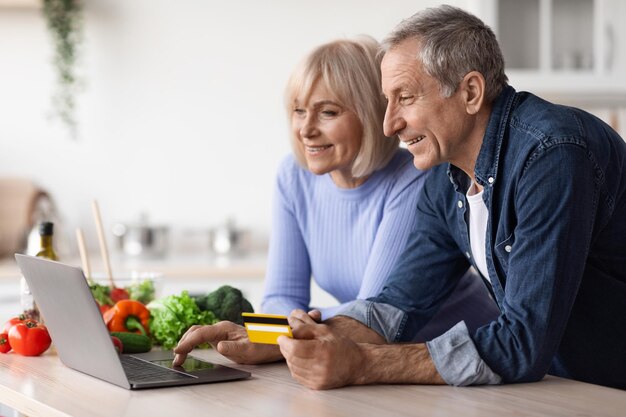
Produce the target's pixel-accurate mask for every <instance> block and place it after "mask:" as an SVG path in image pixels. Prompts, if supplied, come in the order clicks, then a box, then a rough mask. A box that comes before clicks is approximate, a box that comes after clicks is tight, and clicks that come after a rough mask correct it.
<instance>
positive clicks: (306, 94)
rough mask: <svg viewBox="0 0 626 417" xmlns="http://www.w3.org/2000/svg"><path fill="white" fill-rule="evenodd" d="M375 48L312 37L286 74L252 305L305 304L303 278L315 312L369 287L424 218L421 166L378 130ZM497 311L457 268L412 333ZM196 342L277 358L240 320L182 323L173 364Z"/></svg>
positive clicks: (237, 355) (248, 356)
mask: <svg viewBox="0 0 626 417" xmlns="http://www.w3.org/2000/svg"><path fill="white" fill-rule="evenodd" d="M377 49H378V43H377V42H376V41H375V40H373V39H371V38H360V39H358V40H340V41H335V42H331V43H328V44H325V45H322V46H320V47H318V48H317V49H315V50H314V51H313V52H311V53H310V54H309V55H308V56H307V58H306V59H305V60H304V61H303V62H302V63H301V64H300V66H298V67H297V69H296V70H295V71H294V73H293V75H292V76H291V78H290V80H289V83H288V86H287V96H286V99H287V103H286V104H287V109H288V112H289V115H290V125H291V130H292V136H293V137H292V144H293V150H294V155H293V156H289V157H287V158H286V159H285V160H284V161H283V163H282V164H281V166H280V169H279V172H278V179H277V183H276V191H275V202H274V216H273V217H274V218H273V228H272V236H271V241H270V250H269V263H268V268H267V284H266V290H265V297H264V300H263V304H262V310H263V312H266V313H278V314H289V313H290V312H291V311H292V310H293V309H304V310H308V309H311V308H314V306H310V305H309V303H310V285H311V277H313V279H315V280H316V282H317V283H318V285H319V286H320V287H322V288H323V289H325V290H326V291H327V292H328V293H330V294H331V295H333V296H334V297H335V298H336V299H337V300H338V304H337V305H336V306H332V307H327V308H321V309H320V310H321V318H323V319H326V318H329V317H332V316H333V315H335V314H337V313H338V312H339V311H340V310H341V308H342V307H343V306H344V305H345V304H347V303H349V302H351V301H354V300H355V299H359V298H367V297H370V296H375V295H377V294H378V293H379V292H380V290H381V289H382V287H383V285H384V283H385V280H386V278H387V276H388V275H389V274H390V272H391V269H392V268H393V267H394V266H395V265H396V264H399V263H401V261H402V260H401V258H400V255H401V253H402V252H403V251H404V250H405V249H407V248H406V243H407V240H408V236H409V235H410V234H411V232H412V230H413V229H414V228H415V225H416V222H419V221H420V218H419V216H420V215H425V214H420V213H418V212H417V210H416V205H417V199H418V198H420V197H419V195H420V191H421V189H422V184H423V182H424V180H425V178H426V176H427V175H428V174H427V173H426V172H424V171H419V170H417V169H416V168H415V167H414V166H413V163H412V160H413V158H412V155H411V154H410V153H409V152H408V151H406V150H403V149H400V148H399V147H398V139H397V138H395V137H394V138H386V137H385V136H384V135H383V133H382V132H383V131H382V122H383V118H384V113H385V107H386V102H385V99H384V97H383V95H382V92H381V87H380V86H381V82H380V67H379V64H380V62H379V59H378V58H377ZM497 314H498V309H497V307H496V306H495V303H493V301H491V300H490V299H489V296H488V294H487V292H486V290H485V287H484V286H483V285H482V283H481V282H480V280H479V278H477V276H475V275H473V274H471V273H468V274H466V276H465V277H464V278H463V279H462V280H461V282H460V283H459V285H458V286H457V288H456V289H455V291H454V293H453V294H452V295H451V296H450V297H449V299H448V301H447V302H446V304H445V305H444V307H442V308H441V310H440V311H439V313H438V314H437V315H436V316H435V317H434V318H433V319H432V320H431V322H430V323H429V324H428V325H427V326H426V327H425V328H424V329H422V331H420V333H419V334H417V335H415V339H416V340H422V341H423V340H429V339H430V338H432V337H435V336H438V335H440V334H441V333H443V332H444V331H446V330H447V329H449V328H450V327H451V326H452V325H454V324H456V323H457V322H458V321H460V320H465V321H466V324H467V326H468V328H472V329H473V328H476V327H478V326H480V325H482V324H484V323H485V322H488V321H490V320H491V319H492V318H493V317H495V316H497ZM311 315H312V316H314V317H316V318H317V319H319V318H320V317H319V316H320V314H319V313H317V312H312V313H311ZM205 342H209V343H211V344H213V345H214V346H215V347H216V348H217V350H218V352H219V353H221V354H222V355H224V356H227V357H228V358H230V359H232V360H233V361H235V362H239V363H262V362H270V361H275V360H278V359H280V358H282V355H281V353H280V351H279V350H278V347H277V346H276V345H262V344H254V343H251V342H250V341H249V340H248V337H247V334H246V331H245V329H244V328H243V327H241V326H238V325H236V324H234V323H231V322H227V321H222V322H220V323H217V324H215V325H213V326H193V327H191V328H190V329H189V330H188V331H187V333H185V335H184V336H183V338H182V339H181V340H180V342H179V344H178V346H177V347H176V349H175V350H174V351H175V353H176V354H177V355H176V359H175V363H176V364H181V363H183V361H184V359H185V358H186V356H187V353H189V352H190V351H191V350H192V349H193V347H195V346H197V345H199V344H201V343H205Z"/></svg>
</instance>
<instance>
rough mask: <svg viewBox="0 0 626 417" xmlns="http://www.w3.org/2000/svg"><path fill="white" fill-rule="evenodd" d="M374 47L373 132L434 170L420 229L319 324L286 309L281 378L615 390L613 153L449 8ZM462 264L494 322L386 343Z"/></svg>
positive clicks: (619, 232)
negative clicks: (520, 88)
mask: <svg viewBox="0 0 626 417" xmlns="http://www.w3.org/2000/svg"><path fill="white" fill-rule="evenodd" d="M383 45H384V52H385V54H384V58H383V61H382V83H383V92H384V93H385V95H386V96H387V99H388V106H387V112H386V115H385V123H384V129H385V134H386V135H387V136H392V135H398V136H399V138H400V139H401V140H402V141H403V142H404V143H405V144H406V145H407V147H408V149H409V151H411V153H412V154H413V156H414V164H415V166H416V167H418V168H420V169H428V168H431V167H434V168H433V174H432V175H431V177H430V178H429V179H428V181H427V182H426V184H425V186H424V189H423V193H424V194H423V196H422V198H421V199H420V202H419V203H418V207H417V210H418V211H419V217H420V219H422V221H421V222H420V223H419V224H418V226H417V229H416V231H415V232H414V234H413V235H412V237H411V238H410V242H409V244H408V247H407V250H406V251H405V252H404V254H403V256H401V261H400V263H399V264H398V265H397V267H396V268H395V270H394V272H393V273H392V274H391V276H390V277H389V279H388V281H387V283H386V285H385V287H384V289H383V291H382V292H381V293H380V294H379V295H378V296H376V297H374V298H371V299H368V300H357V301H355V302H354V303H353V304H351V305H350V306H349V307H347V308H346V309H345V310H343V311H342V312H341V313H340V314H341V316H339V317H336V318H334V319H331V320H329V321H327V322H325V323H323V324H318V323H316V322H315V320H314V319H315V318H317V314H316V313H315V312H312V313H310V314H307V313H305V312H303V311H295V312H294V313H292V316H291V317H290V324H291V325H292V327H293V334H294V339H288V338H286V337H281V338H279V345H280V354H282V356H284V358H285V359H286V360H287V364H288V365H289V368H290V370H291V373H292V375H293V376H294V378H296V379H297V380H298V381H300V382H301V383H303V384H304V385H306V386H309V387H311V388H316V389H321V388H332V387H338V386H343V385H348V384H369V383H424V384H443V383H448V384H453V385H472V384H499V383H513V382H528V381H537V380H539V379H541V378H542V377H543V376H544V375H545V374H546V373H551V374H554V375H558V376H563V377H567V378H574V379H578V380H581V381H587V382H592V383H597V384H602V385H607V386H612V387H618V388H622V389H626V360H624V353H625V352H626V244H625V242H626V172H625V171H626V143H624V141H623V140H622V139H621V138H620V137H619V136H618V135H617V134H616V133H615V132H614V131H613V130H612V129H611V128H610V127H609V126H607V125H606V124H604V123H603V122H602V121H600V120H598V119H597V118H595V117H593V116H591V115H589V114H587V113H585V112H583V111H581V110H578V109H574V108H568V107H563V106H557V105H554V104H550V103H548V102H546V101H544V100H541V99H540V98H538V97H536V96H534V95H532V94H529V93H517V92H516V91H515V90H514V89H513V88H511V87H509V86H508V85H507V77H506V76H505V74H504V63H503V59H502V54H501V52H500V48H499V46H498V43H497V41H496V38H495V36H494V34H493V32H492V31H491V30H490V29H489V28H488V27H487V26H485V25H484V23H483V22H481V21H480V20H479V19H477V18H476V17H474V16H472V15H470V14H468V13H466V12H464V11H462V10H460V9H457V8H453V7H450V6H441V7H438V8H435V9H428V10H425V11H423V12H420V13H418V14H416V15H414V16H412V17H411V18H409V19H407V20H405V21H403V22H402V23H400V25H399V26H398V27H397V28H396V29H395V30H394V31H393V32H392V33H391V34H390V35H389V36H388V38H387V39H386V40H385V41H384V42H383ZM469 265H473V266H474V267H476V269H477V270H478V271H480V273H481V275H482V277H483V279H484V281H485V285H486V286H487V287H488V289H489V290H490V291H491V293H492V295H493V297H494V299H495V300H496V301H497V303H498V307H499V308H500V315H499V317H498V318H497V319H496V320H494V321H493V322H491V323H489V324H487V325H484V326H482V327H479V328H477V329H475V330H473V331H470V330H468V328H467V326H466V325H465V323H464V322H463V321H461V322H459V323H458V324H456V325H455V326H454V327H452V328H451V329H450V330H449V331H447V332H446V333H444V334H443V335H441V336H439V337H437V338H435V339H433V340H431V341H429V342H427V343H425V344H420V343H398V342H410V341H411V340H413V337H414V335H415V334H416V333H417V332H418V331H419V330H420V329H421V328H422V327H423V326H424V325H425V324H426V323H427V322H428V321H429V319H430V318H431V317H432V316H433V315H434V314H435V313H436V312H437V311H438V310H439V308H440V307H441V305H442V303H443V301H444V300H445V299H446V297H447V296H448V295H449V294H450V292H451V291H452V290H453V289H454V287H455V285H456V283H457V282H458V280H459V279H460V277H461V276H462V274H463V272H464V271H465V270H466V269H467V267H468V266H469ZM211 337H213V340H218V339H219V337H214V336H211ZM196 338H197V340H194V338H193V337H192V338H190V340H192V341H193V342H196V341H200V340H201V338H200V336H199V335H198V336H196ZM222 339H225V338H222ZM187 343H189V341H188V342H187ZM181 345H182V346H179V347H182V348H184V349H182V350H180V352H183V353H184V352H186V351H187V349H188V348H189V346H186V345H185V343H184V341H183V342H181ZM218 349H219V350H220V352H222V353H224V352H228V354H229V355H230V356H231V357H233V358H235V359H236V358H243V360H241V361H254V362H262V361H265V360H271V359H276V358H277V355H278V354H277V351H275V350H272V348H271V347H264V348H262V349H260V348H258V347H255V346H251V344H250V343H245V342H244V343H242V342H239V344H237V342H228V344H226V345H224V346H218ZM231 349H232V350H231ZM237 355H239V356H237ZM236 360H237V359H236Z"/></svg>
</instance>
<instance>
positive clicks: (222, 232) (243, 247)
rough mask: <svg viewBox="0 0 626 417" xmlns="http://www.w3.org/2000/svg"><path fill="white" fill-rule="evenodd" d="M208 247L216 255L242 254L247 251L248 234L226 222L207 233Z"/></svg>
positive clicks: (231, 222)
mask: <svg viewBox="0 0 626 417" xmlns="http://www.w3.org/2000/svg"><path fill="white" fill-rule="evenodd" d="M209 246H210V248H211V250H212V251H213V252H215V253H216V254H218V255H226V254H231V253H236V254H243V253H245V252H246V251H247V250H248V249H249V246H250V233H249V231H247V230H244V229H239V228H237V227H235V224H234V221H232V220H228V221H226V222H225V223H223V224H221V225H219V226H217V227H214V228H213V229H211V230H210V231H209Z"/></svg>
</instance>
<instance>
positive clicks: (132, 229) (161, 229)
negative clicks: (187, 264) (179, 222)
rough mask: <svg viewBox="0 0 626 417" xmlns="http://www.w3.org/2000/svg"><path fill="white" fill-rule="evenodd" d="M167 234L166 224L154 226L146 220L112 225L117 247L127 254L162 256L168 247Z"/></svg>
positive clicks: (148, 256) (146, 256)
mask: <svg viewBox="0 0 626 417" xmlns="http://www.w3.org/2000/svg"><path fill="white" fill-rule="evenodd" d="M168 234H169V228H168V227H167V226H155V225H150V224H148V223H147V222H140V223H136V224H123V223H118V224H116V225H114V226H113V235H115V238H116V242H117V247H118V249H120V250H121V251H122V252H123V253H124V254H126V255H129V256H136V257H145V258H161V257H163V256H164V255H165V254H166V252H167V249H168Z"/></svg>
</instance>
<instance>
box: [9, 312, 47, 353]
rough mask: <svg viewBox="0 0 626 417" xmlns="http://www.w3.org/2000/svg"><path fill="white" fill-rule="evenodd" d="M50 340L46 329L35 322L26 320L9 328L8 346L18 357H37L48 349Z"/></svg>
mask: <svg viewBox="0 0 626 417" xmlns="http://www.w3.org/2000/svg"><path fill="white" fill-rule="evenodd" d="M51 343H52V340H51V339H50V335H49V334H48V329H47V328H46V326H44V325H43V324H39V323H37V322H36V321H35V320H26V321H24V322H23V323H18V324H16V325H14V326H13V327H11V330H10V331H9V344H10V345H11V348H12V349H13V350H14V351H15V352H16V353H19V354H20V355H24V356H38V355H41V354H42V353H44V352H45V351H46V350H48V348H49V347H50V344H51Z"/></svg>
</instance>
